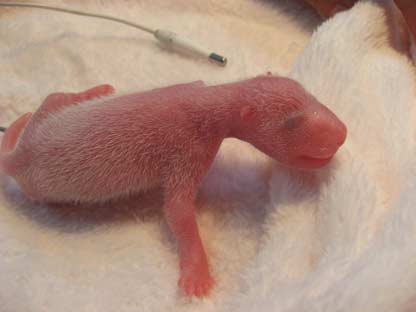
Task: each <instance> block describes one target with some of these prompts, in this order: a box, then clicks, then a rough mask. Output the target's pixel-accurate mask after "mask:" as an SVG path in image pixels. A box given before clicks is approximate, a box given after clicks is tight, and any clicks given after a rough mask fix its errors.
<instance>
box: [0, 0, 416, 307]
mask: <svg viewBox="0 0 416 312" xmlns="http://www.w3.org/2000/svg"><path fill="white" fill-rule="evenodd" d="M50 3H52V1H51V2H50ZM57 3H58V2H57V1H53V4H57ZM60 4H62V5H70V4H71V5H72V6H76V7H79V8H83V9H86V10H90V11H95V12H101V13H107V14H112V15H117V16H122V17H125V18H128V19H131V20H137V21H140V22H142V23H144V24H148V25H157V26H160V27H164V28H172V29H175V30H176V31H178V32H179V33H181V34H187V35H189V36H190V37H192V38H195V40H198V41H200V42H202V43H204V44H205V45H206V46H208V47H212V49H214V50H215V51H218V52H219V53H223V54H225V55H226V56H228V57H229V59H230V63H229V65H228V66H227V67H225V68H219V67H216V66H213V65H212V64H209V63H206V62H205V61H203V60H197V59H193V58H191V59H190V58H187V57H184V56H181V55H178V54H175V53H172V52H166V51H165V50H162V49H160V47H158V46H157V45H155V44H154V41H153V40H152V39H151V38H150V37H149V36H147V35H146V34H142V33H137V32H136V31H135V30H132V29H129V28H126V27H125V26H121V25H115V24H113V23H110V22H105V21H98V20H92V19H86V18H82V17H75V16H69V15H63V14H60V13H53V12H41V11H38V10H36V11H35V10H23V9H19V10H17V9H7V10H3V9H2V10H0V16H1V19H0V37H1V38H2V42H1V44H0V55H1V56H2V58H1V61H0V72H2V73H3V74H2V75H0V86H2V92H1V95H0V98H1V101H0V106H1V112H2V113H1V115H0V122H1V124H2V125H8V124H9V123H10V122H11V121H12V120H14V119H15V118H16V117H17V116H19V115H21V114H23V113H25V112H27V111H33V110H34V109H35V108H36V107H38V105H39V104H40V103H41V101H42V99H43V98H44V97H45V96H46V95H48V94H49V93H52V92H56V91H79V90H84V89H86V88H88V87H91V86H94V85H97V84H101V83H110V84H112V85H114V86H115V88H116V89H117V90H119V91H122V92H128V91H141V90H146V89H149V88H154V87H160V86H163V85H169V84H173V83H180V82H189V81H194V80H199V79H201V80H204V81H205V82H206V83H207V84H215V83H221V82H228V81H233V80H239V79H243V78H247V77H251V76H254V75H259V74H262V73H265V72H267V71H269V70H270V71H272V72H275V73H279V74H282V75H290V77H292V78H295V79H298V80H299V81H300V82H302V83H303V84H304V86H305V87H306V88H307V89H308V91H310V92H312V93H313V94H314V95H315V96H316V97H317V98H318V99H319V100H320V101H322V102H323V103H325V104H326V105H328V106H329V107H330V108H331V110H333V111H334V112H336V113H337V114H338V116H339V117H340V118H341V119H342V120H343V121H344V122H345V123H346V124H347V125H348V128H349V135H348V139H347V142H346V144H345V146H344V147H343V148H342V149H341V151H340V152H339V153H338V155H337V157H336V159H335V160H334V162H333V163H332V164H331V165H330V166H329V167H328V168H326V169H324V170H320V171H317V172H299V171H293V170H288V169H285V168H282V167H280V166H278V165H276V164H273V163H272V162H270V161H269V159H268V158H267V157H265V156H264V155H262V154H260V153H259V152H257V151H256V150H254V149H253V148H252V147H250V146H248V145H246V144H243V143H240V142H238V141H236V140H228V141H227V142H225V143H224V145H223V147H222V150H221V152H220V154H219V155H218V157H217V159H216V162H215V164H214V167H213V168H212V170H211V172H210V174H209V176H208V177H207V179H206V181H205V183H204V186H203V188H202V190H201V194H200V198H199V201H198V209H199V214H198V223H199V225H200V228H201V236H202V239H203V241H204V244H205V246H206V249H207V254H208V257H209V260H210V263H211V268H212V271H213V275H214V278H215V280H216V288H215V291H214V292H213V294H212V295H211V296H210V297H209V298H207V299H204V300H189V299H187V298H185V297H184V296H183V295H182V294H181V293H179V292H178V289H177V286H176V282H177V278H178V274H179V271H178V256H177V251H176V247H175V243H174V241H173V240H172V238H171V235H170V234H169V232H168V230H167V226H166V224H165V222H164V221H163V217H162V214H161V199H160V194H158V193H157V192H155V193H149V194H146V195H143V196H140V197H139V198H132V199H130V200H125V201H122V202H121V201H118V202H110V203H108V204H106V205H99V206H94V207H93V206H88V207H87V206H83V207H70V206H53V207H51V206H45V205H34V204H33V203H31V202H30V201H28V200H27V199H26V198H25V196H23V195H22V194H21V193H20V191H19V189H18V188H17V187H16V185H15V184H14V183H13V181H12V180H11V179H9V178H7V177H4V176H2V177H1V186H2V188H1V189H2V193H1V195H0V196H1V197H0V302H1V311H5V312H26V311H30V312H38V311H59V312H61V311H62V312H63V311H74V310H76V311H83V312H84V311H85V312H87V311H88V312H90V311H100V312H101V311H103V312H106V311H108V312H110V311H369V312H372V311H377V312H379V311H413V310H414V309H415V306H413V308H412V304H416V300H415V299H416V296H415V295H416V263H415V262H416V261H415V259H416V247H415V244H414V240H415V238H416V212H415V210H414V208H413V206H414V204H415V202H416V195H415V194H414V193H413V190H414V187H415V182H416V180H415V178H414V177H415V174H416V172H415V171H416V170H415V169H416V161H415V160H414V155H415V142H414V134H415V130H416V129H415V127H416V123H415V117H416V115H415V113H416V112H415V106H416V103H415V102H416V101H415V90H416V88H415V87H416V85H415V84H416V82H415V71H414V67H413V64H412V63H411V61H410V60H409V59H408V58H407V56H406V55H405V54H403V53H402V52H401V51H397V50H396V49H394V48H392V46H391V43H392V40H391V39H392V37H394V34H395V32H394V31H393V28H394V25H393V24H394V23H392V22H391V20H392V19H391V18H390V17H388V16H387V15H386V12H385V10H384V7H385V6H388V5H389V4H388V3H387V4H385V5H384V3H383V5H381V4H380V5H379V4H378V3H373V2H364V3H359V4H357V5H356V6H355V7H354V8H353V9H352V10H351V11H348V12H345V13H341V14H338V15H337V16H336V17H335V18H333V19H331V20H329V21H327V22H326V23H324V24H323V25H322V26H320V27H319V28H318V30H317V32H316V33H315V34H314V35H313V36H312V37H310V35H311V32H312V30H313V28H314V27H315V26H317V25H318V19H317V17H316V16H314V15H313V13H312V12H310V11H309V10H307V9H306V8H305V6H303V5H302V4H301V3H300V2H296V1H293V2H290V3H288V1H280V2H279V1H274V2H261V1H252V0H244V1H240V0H222V1H216V0H215V1H214V0H212V1H201V2H199V1H195V2H188V1H185V0H178V1H175V3H170V2H169V3H167V2H166V1H162V0H153V1H146V0H143V1H138V0H131V1H124V2H119V3H118V4H115V3H114V2H113V1H98V0H96V1H92V0H91V1H88V2H80V1H79V2H78V1H62V2H60ZM68 131H70V129H68Z"/></svg>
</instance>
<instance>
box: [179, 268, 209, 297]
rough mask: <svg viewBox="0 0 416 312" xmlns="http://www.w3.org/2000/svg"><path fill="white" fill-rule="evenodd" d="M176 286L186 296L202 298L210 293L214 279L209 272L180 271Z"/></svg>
mask: <svg viewBox="0 0 416 312" xmlns="http://www.w3.org/2000/svg"><path fill="white" fill-rule="evenodd" d="M178 286H179V287H180V288H181V289H182V290H183V291H184V292H185V294H186V295H187V296H189V297H192V296H195V297H198V298H202V297H205V296H207V295H208V294H209V293H210V291H211V289H212V287H213V286H214V280H213V279H212V277H211V275H210V274H209V272H206V273H205V274H201V272H182V273H181V278H180V279H179V282H178Z"/></svg>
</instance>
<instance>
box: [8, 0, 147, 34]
mask: <svg viewBox="0 0 416 312" xmlns="http://www.w3.org/2000/svg"><path fill="white" fill-rule="evenodd" d="M0 6H3V7H26V8H37V9H45V10H51V11H58V12H64V13H70V14H76V15H81V16H89V17H96V18H101V19H106V20H110V21H113V22H117V23H121V24H125V25H128V26H132V27H134V28H137V29H140V30H143V31H145V32H148V33H150V34H154V33H155V30H154V29H151V28H148V27H146V26H143V25H139V24H136V23H132V22H129V21H126V20H123V19H121V18H117V17H112V16H108V15H102V14H94V13H87V12H82V11H78V10H72V9H65V8H58V7H52V6H48V5H42V4H34V3H17V2H0Z"/></svg>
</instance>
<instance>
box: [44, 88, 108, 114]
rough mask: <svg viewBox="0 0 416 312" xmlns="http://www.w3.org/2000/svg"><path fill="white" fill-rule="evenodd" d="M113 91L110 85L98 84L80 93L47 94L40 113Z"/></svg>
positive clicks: (49, 111) (47, 112)
mask: <svg viewBox="0 0 416 312" xmlns="http://www.w3.org/2000/svg"><path fill="white" fill-rule="evenodd" d="M112 93H114V88H113V87H112V86H111V85H107V84H106V85H99V86H96V87H94V88H91V89H88V90H86V91H83V92H80V93H53V94H51V95H49V96H48V97H47V98H46V99H45V100H44V101H43V104H42V106H41V107H40V109H39V110H40V111H42V114H43V115H44V114H46V115H47V114H49V113H51V112H55V111H57V110H59V109H60V108H62V107H65V106H69V105H74V104H79V103H81V102H85V101H90V100H93V99H96V98H99V97H103V96H108V95H110V94H112Z"/></svg>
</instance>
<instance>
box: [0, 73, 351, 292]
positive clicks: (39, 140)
mask: <svg viewBox="0 0 416 312" xmlns="http://www.w3.org/2000/svg"><path fill="white" fill-rule="evenodd" d="M113 92H114V89H113V88H112V87H111V86H109V85H102V86H98V87H95V88H93V89H90V90H87V91H85V92H82V93H56V94H52V95H49V96H48V97H47V98H46V99H45V101H44V102H43V104H42V106H41V107H40V108H39V109H38V110H37V111H36V112H35V113H34V114H33V115H32V114H31V113H28V114H25V115H23V116H22V117H20V118H19V119H17V120H16V121H15V122H14V123H13V124H12V125H11V126H10V127H9V128H8V129H7V131H6V133H5V135H4V137H3V140H2V145H1V154H0V169H1V170H2V171H3V172H5V173H6V174H8V175H10V176H12V177H14V178H15V180H16V181H17V182H18V184H19V185H20V187H21V188H22V190H23V191H24V192H25V193H26V194H27V195H28V196H29V197H31V198H32V199H34V200H38V201H45V202H99V201H105V200H108V199H113V198H117V197H122V196H128V195H129V194H131V193H135V192H138V191H142V190H145V189H149V188H152V187H155V186H162V187H163V189H164V212H165V216H166V220H167V223H168V225H169V227H170V230H171V232H172V233H173V235H174V237H175V238H176V240H177V242H178V250H179V257H180V279H179V283H178V284H179V286H180V287H181V288H182V289H183V290H184V291H185V293H186V294H187V295H189V296H193V295H194V296H197V297H202V296H205V295H207V294H208V293H209V291H210V290H211V289H212V286H213V279H212V277H211V274H210V272H209V267H208V261H207V256H206V254H205V251H204V248H203V245H202V242H201V238H200V236H199V233H198V227H197V223H196V220H195V203H194V201H195V197H196V194H197V190H198V186H199V185H200V183H201V180H202V179H203V177H204V176H205V174H206V173H207V171H208V169H209V167H210V165H211V163H212V161H213V159H214V157H215V155H216V153H217V152H218V149H219V147H220V144H221V142H222V141H223V140H224V139H225V138H228V137H234V138H238V139H241V140H244V141H246V142H249V143H251V144H252V145H254V146H255V147H256V148H258V149H259V150H261V151H262V152H264V153H265V154H267V155H269V156H270V157H272V158H274V159H275V160H277V161H278V162H280V163H281V164H283V165H286V166H290V167H294V168H302V169H314V168H319V167H322V166H324V165H326V164H327V163H328V162H329V161H330V160H331V158H332V157H333V156H334V154H335V153H336V152H337V150H338V148H339V147H340V146H341V145H342V144H343V143H344V141H345V139H346V127H345V125H344V124H343V123H342V122H341V121H340V120H339V119H338V118H337V117H336V116H335V115H334V114H333V113H332V112H331V111H330V110H329V109H327V108H326V107H325V106H324V105H322V104H321V103H319V102H318V101H317V100H316V99H315V98H314V97H313V96H312V95H310V94H309V93H308V92H306V91H305V89H304V88H303V87H302V86H301V85H300V84H299V83H297V82H295V81H293V80H291V79H288V78H282V77H275V76H271V75H267V76H266V75H265V76H259V77H256V78H253V79H249V80H245V81H241V82H236V83H229V84H224V85H218V86H210V87H207V86H204V84H203V82H200V81H198V82H193V83H190V84H182V85H175V86H171V87H167V88H161V89H156V90H151V91H147V92H144V93H135V94H129V95H124V96H120V97H114V96H111V97H107V98H106V96H109V95H111V94H112V93H113Z"/></svg>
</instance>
